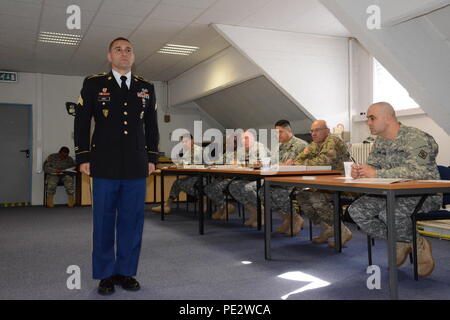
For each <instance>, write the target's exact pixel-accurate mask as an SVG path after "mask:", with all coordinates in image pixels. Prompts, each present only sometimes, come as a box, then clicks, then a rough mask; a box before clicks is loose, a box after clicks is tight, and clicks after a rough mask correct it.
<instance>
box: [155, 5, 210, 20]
mask: <svg viewBox="0 0 450 320" xmlns="http://www.w3.org/2000/svg"><path fill="white" fill-rule="evenodd" d="M203 11H204V9H199V8H191V7H186V6H174V5H166V4H160V5H158V6H157V7H156V8H155V10H154V11H153V12H152V13H151V14H150V16H149V17H150V18H154V19H161V20H170V21H179V22H186V23H187V22H191V21H193V20H194V19H195V18H197V17H198V16H199V15H200V14H201V13H202V12H203Z"/></svg>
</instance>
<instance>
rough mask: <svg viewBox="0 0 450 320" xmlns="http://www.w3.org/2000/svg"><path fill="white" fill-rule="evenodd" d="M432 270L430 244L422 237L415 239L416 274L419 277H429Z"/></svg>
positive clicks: (432, 262) (432, 260) (432, 261)
mask: <svg viewBox="0 0 450 320" xmlns="http://www.w3.org/2000/svg"><path fill="white" fill-rule="evenodd" d="M433 269H434V259H433V255H432V252H431V243H430V242H429V241H428V240H427V239H425V238H424V237H419V238H418V239H417V273H418V274H419V276H421V277H426V276H429V275H430V274H431V273H432V272H433Z"/></svg>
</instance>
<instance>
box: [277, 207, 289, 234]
mask: <svg viewBox="0 0 450 320" xmlns="http://www.w3.org/2000/svg"><path fill="white" fill-rule="evenodd" d="M278 214H279V215H280V217H281V219H283V222H282V223H281V225H280V226H279V227H278V228H277V229H276V230H275V232H278V233H285V232H286V230H287V229H288V228H289V215H288V214H287V213H285V212H283V211H279V212H278Z"/></svg>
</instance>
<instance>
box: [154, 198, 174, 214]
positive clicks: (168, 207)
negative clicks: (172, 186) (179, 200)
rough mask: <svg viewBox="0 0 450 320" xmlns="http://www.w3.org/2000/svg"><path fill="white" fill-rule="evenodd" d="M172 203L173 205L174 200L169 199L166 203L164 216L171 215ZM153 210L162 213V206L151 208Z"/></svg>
mask: <svg viewBox="0 0 450 320" xmlns="http://www.w3.org/2000/svg"><path fill="white" fill-rule="evenodd" d="M172 203H173V200H172V199H167V201H166V202H164V214H169V213H170V211H171V209H172V208H171V205H172ZM151 210H152V211H153V212H156V213H161V206H157V207H153V208H151Z"/></svg>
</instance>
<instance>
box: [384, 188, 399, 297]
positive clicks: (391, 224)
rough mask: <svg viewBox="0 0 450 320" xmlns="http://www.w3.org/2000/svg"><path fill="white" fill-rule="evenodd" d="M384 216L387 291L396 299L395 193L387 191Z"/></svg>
mask: <svg viewBox="0 0 450 320" xmlns="http://www.w3.org/2000/svg"><path fill="white" fill-rule="evenodd" d="M386 205H387V208H386V216H387V229H388V232H387V244H388V265H389V291H390V294H391V299H392V300H397V299H398V289H397V247H396V237H397V235H396V231H397V230H396V228H395V194H394V193H393V192H392V191H388V193H387V196H386Z"/></svg>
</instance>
